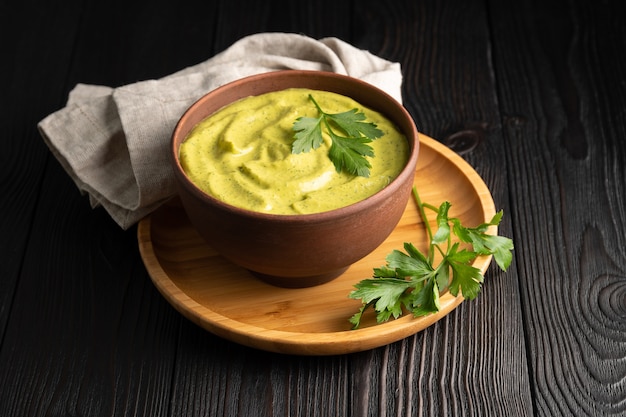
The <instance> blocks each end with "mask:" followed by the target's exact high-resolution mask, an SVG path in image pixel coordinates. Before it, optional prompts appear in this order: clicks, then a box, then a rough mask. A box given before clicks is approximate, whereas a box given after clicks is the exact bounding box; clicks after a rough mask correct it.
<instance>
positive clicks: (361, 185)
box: [180, 89, 409, 214]
mask: <svg viewBox="0 0 626 417" xmlns="http://www.w3.org/2000/svg"><path fill="white" fill-rule="evenodd" d="M309 94H312V95H313V97H314V98H315V100H316V101H317V103H318V104H319V105H320V107H321V108H322V109H323V110H324V111H325V112H326V113H339V112H344V111H348V110H351V109H354V108H357V109H358V110H359V111H360V112H363V113H364V114H365V115H366V117H367V120H366V121H367V122H373V123H375V124H376V125H377V126H378V128H379V129H380V130H382V131H383V132H384V135H383V136H382V137H380V138H378V139H376V140H374V141H373V142H371V143H370V145H371V146H372V148H373V149H374V155H375V156H374V157H373V158H369V161H370V164H371V165H372V167H371V169H370V176H369V177H368V178H365V177H360V176H355V175H352V174H346V173H338V172H337V171H336V170H335V167H334V165H333V163H332V162H331V160H330V159H329V157H328V149H329V148H330V145H331V142H330V138H329V137H326V136H325V137H324V144H323V145H322V146H320V147H319V148H318V149H315V150H311V151H310V152H307V153H300V154H292V152H291V145H292V143H293V141H294V131H293V130H292V126H293V123H294V121H295V120H296V119H297V118H298V117H301V116H307V117H319V114H318V112H317V109H316V107H315V105H314V104H313V103H312V102H311V101H310V100H309V98H308V95H309ZM324 135H326V134H324ZM408 155H409V146H408V143H407V140H406V138H405V137H404V135H402V134H401V133H400V132H399V131H398V130H397V129H396V128H395V127H394V125H393V124H392V123H391V122H390V121H389V120H387V119H386V118H385V117H384V116H382V115H381V114H380V113H378V112H376V111H373V110H371V109H368V108H365V107H363V106H362V105H361V104H359V103H357V102H356V101H354V100H352V99H350V98H348V97H345V96H341V95H338V94H335V93H330V92H325V91H313V90H308V89H288V90H282V91H277V92H272V93H267V94H262V95H259V96H253V97H247V98H244V99H241V100H239V101H237V102H235V103H232V104H230V105H228V106H226V107H224V108H222V109H220V110H219V111H218V112H216V113H214V114H213V115H211V116H210V117H208V118H206V119H205V120H203V121H202V122H200V123H199V124H198V125H197V126H196V127H195V128H194V129H193V130H192V131H191V132H190V134H189V135H188V137H187V138H186V139H185V141H184V142H183V143H182V145H181V146H180V161H181V164H182V167H183V169H184V170H185V172H186V174H187V176H188V177H189V178H190V179H191V181H192V182H194V183H195V184H196V185H197V186H198V187H199V188H200V189H202V190H203V191H204V192H206V193H208V194H210V195H212V196H214V197H216V198H217V199H219V200H222V201H224V202H226V203H228V204H231V205H233V206H238V207H242V208H245V209H248V210H253V211H259V212H267V213H273V214H303V213H316V212H322V211H327V210H332V209H335V208H339V207H343V206H347V205H349V204H352V203H355V202H357V201H359V200H362V199H364V198H366V197H369V196H371V195H373V194H375V193H376V192H378V191H379V190H381V189H382V188H384V187H385V186H386V185H387V184H389V182H391V181H392V180H393V179H394V178H395V177H396V176H398V174H399V173H400V171H401V170H402V168H403V167H404V166H405V164H406V161H407V159H408Z"/></svg>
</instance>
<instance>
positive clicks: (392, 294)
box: [349, 188, 513, 329]
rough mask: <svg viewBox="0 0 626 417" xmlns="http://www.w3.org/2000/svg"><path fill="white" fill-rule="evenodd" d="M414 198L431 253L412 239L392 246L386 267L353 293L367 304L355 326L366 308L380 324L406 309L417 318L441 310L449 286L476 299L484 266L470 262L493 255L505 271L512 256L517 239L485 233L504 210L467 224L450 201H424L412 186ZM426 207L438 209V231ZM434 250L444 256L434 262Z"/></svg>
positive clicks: (358, 316) (381, 268) (358, 323)
mask: <svg viewBox="0 0 626 417" xmlns="http://www.w3.org/2000/svg"><path fill="white" fill-rule="evenodd" d="M413 197H414V199H415V201H416V203H417V206H418V209H419V211H420V215H421V217H422V220H423V221H424V224H425V225H426V230H427V232H428V238H429V241H430V243H429V245H428V253H427V254H424V253H422V252H421V251H420V250H419V249H417V248H416V247H415V246H414V245H413V244H411V243H405V244H404V251H405V252H402V251H399V250H394V251H393V252H391V253H390V254H389V255H387V258H386V265H385V266H382V267H380V268H374V274H373V278H369V279H365V280H362V281H360V282H359V283H357V284H356V285H355V288H356V289H355V290H353V291H352V292H351V293H350V295H349V297H350V298H353V299H360V300H361V301H362V302H363V305H362V307H361V309H360V310H359V312H358V313H356V314H355V315H354V316H352V318H350V322H351V323H352V324H353V328H354V329H356V328H358V327H359V325H360V323H361V318H362V316H363V313H364V312H365V311H366V310H367V309H368V308H373V309H374V310H375V311H376V321H377V322H378V323H382V322H385V321H388V320H389V319H390V318H391V317H392V316H393V318H398V317H400V316H401V315H402V314H403V311H404V310H406V311H409V312H411V313H412V314H413V315H414V316H415V317H419V316H425V315H428V314H431V313H436V312H438V311H439V309H440V303H439V295H440V294H441V293H443V292H444V291H446V290H448V291H450V293H451V294H452V295H454V296H455V297H456V296H457V295H458V294H459V293H461V294H462V295H463V297H465V298H466V299H468V300H472V299H474V298H476V296H477V295H478V293H479V292H480V289H481V284H482V282H483V280H484V277H483V274H482V273H481V271H480V269H478V268H476V267H474V266H472V262H473V261H474V259H476V257H478V256H480V255H493V258H494V259H495V261H496V263H497V264H498V266H499V267H500V268H501V269H502V270H503V271H506V270H507V268H508V267H509V266H510V264H511V261H512V258H513V255H512V253H511V251H512V250H513V241H512V240H511V239H509V238H506V237H503V236H496V235H490V234H487V233H486V232H487V230H488V228H489V227H490V226H497V225H498V224H499V223H500V220H501V219H502V211H499V212H498V213H496V214H495V215H494V216H493V218H492V219H491V221H489V222H488V223H483V224H481V225H479V226H477V227H465V226H463V225H462V224H461V222H460V220H459V219H457V218H453V217H449V215H448V212H449V210H450V207H451V204H450V203H449V202H447V201H446V202H444V203H442V204H441V205H440V206H439V207H435V206H432V205H430V204H426V203H423V202H422V201H421V199H420V197H419V194H418V193H417V190H416V189H415V188H413ZM426 209H429V210H433V211H435V212H436V213H437V231H436V232H435V234H433V233H432V230H431V228H430V224H429V223H428V220H427V218H426ZM453 234H454V235H456V237H457V238H458V240H459V241H460V242H464V243H468V244H470V246H471V248H472V249H471V250H468V249H461V248H460V242H454V243H453V241H452V235H453ZM435 253H439V254H440V255H441V256H442V258H441V261H440V262H439V263H438V264H437V265H436V266H435V265H434V262H435Z"/></svg>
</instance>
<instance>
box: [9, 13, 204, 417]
mask: <svg viewBox="0 0 626 417" xmlns="http://www.w3.org/2000/svg"><path fill="white" fill-rule="evenodd" d="M67 6H68V8H67V9H66V8H65V7H60V8H57V6H55V5H54V4H49V5H48V4H41V3H37V4H36V5H26V6H25V7H26V10H25V11H24V15H30V13H33V14H34V15H35V16H37V17H39V18H40V20H41V21H39V20H37V21H35V22H34V23H37V22H39V23H42V24H41V25H40V26H37V25H35V26H34V27H36V28H41V32H38V31H37V30H36V29H35V30H33V31H32V34H30V33H31V32H28V31H29V30H32V29H33V28H32V27H30V26H25V27H24V29H22V28H17V27H15V26H12V28H13V30H14V32H15V33H16V34H18V35H20V36H21V38H20V40H19V41H16V44H15V46H16V47H19V48H21V49H20V51H25V52H28V53H31V54H33V57H32V58H31V59H28V60H24V62H25V63H28V64H29V66H35V65H40V66H41V70H40V71H37V70H33V69H32V68H19V70H20V72H24V71H26V72H25V74H27V77H28V78H27V77H24V78H23V80H24V81H25V82H30V81H34V80H30V77H41V80H38V81H37V82H36V83H33V84H32V87H31V86H21V85H20V87H27V88H25V89H24V90H23V91H22V94H26V95H27V97H28V101H27V100H23V101H21V102H19V104H20V105H19V107H18V108H17V110H18V112H19V111H24V109H25V108H26V106H27V105H31V104H32V102H35V103H36V104H35V106H34V108H35V109H36V110H37V111H41V112H42V114H41V115H40V117H44V116H45V115H46V114H48V113H51V112H53V111H55V110H56V109H57V108H60V107H61V106H62V105H63V104H64V102H65V100H66V96H67V91H68V90H69V89H70V88H71V87H73V85H74V84H75V83H76V82H90V83H99V84H108V85H121V84H124V83H128V82H133V81H136V80H137V79H141V78H144V77H158V76H162V75H165V74H167V73H169V72H172V71H173V70H177V69H180V68H182V67H184V66H186V65H191V64H194V63H196V62H195V60H197V59H199V58H200V54H201V53H202V54H204V53H206V51H207V50H208V53H209V54H210V53H212V51H211V50H210V44H211V37H210V35H207V36H206V37H204V35H203V37H197V38H191V41H190V40H188V39H186V35H191V34H193V33H194V30H196V29H201V28H199V27H194V28H189V29H188V30H187V31H185V32H182V31H180V30H178V28H177V27H176V26H173V25H172V24H171V23H172V22H171V20H170V19H171V18H173V17H175V16H177V15H179V14H181V13H182V14H184V13H183V12H184V10H182V9H181V8H179V7H178V6H177V5H174V4H170V5H169V6H168V7H169V10H168V9H163V8H160V7H161V6H158V7H148V6H146V7H141V8H134V7H133V6H132V5H129V4H127V3H126V2H118V3H115V2H113V3H111V2H108V3H106V4H104V3H97V2H96V3H92V4H90V5H89V6H85V7H84V8H83V7H82V6H81V5H67ZM70 6H71V7H70ZM207 6H209V5H207ZM163 7H165V6H163ZM29 8H30V10H29ZM27 11H28V12H27ZM206 12H207V13H208V14H209V16H210V13H211V8H210V7H209V8H208V9H207V10H206ZM183 17H184V16H181V19H182V18H183ZM13 18H14V19H16V22H17V23H18V24H20V25H21V26H23V23H24V22H23V21H21V20H20V19H17V18H16V17H15V16H13ZM50 34H52V35H50ZM59 34H63V35H62V36H61V35H59ZM171 36H176V38H175V39H172V38H171ZM42 39H45V40H46V41H45V42H43V41H42ZM185 42H187V44H186V45H187V46H188V47H189V48H192V49H193V51H190V50H187V49H186V48H184V47H183V48H182V49H180V48H178V45H179V44H181V45H182V44H183V43H185ZM172 43H173V44H172ZM161 45H169V47H168V48H167V52H164V51H163V50H162V49H161ZM25 52H24V53H22V54H17V55H16V58H18V59H20V58H21V57H22V56H23V55H24V54H25ZM148 56H149V59H148ZM42 62H43V63H54V64H45V65H44V64H42ZM46 70H48V72H46ZM18 79H19V78H18ZM32 89H35V91H32ZM15 92H16V93H17V92H18V90H16V91H15ZM27 113H28V112H27ZM29 117H31V116H30V115H29ZM17 119H18V123H19V124H18V125H17V126H19V128H23V127H25V126H29V125H31V124H32V127H33V129H32V134H31V135H28V136H27V137H26V138H25V141H24V142H25V143H26V144H28V146H29V147H30V148H34V149H37V147H38V146H40V147H42V149H41V150H40V151H38V152H39V154H40V155H39V156H38V158H40V159H44V160H45V158H47V152H45V146H44V145H43V142H42V140H41V138H40V137H39V135H38V134H37V133H36V130H35V124H36V122H37V121H38V119H34V118H33V120H30V121H29V120H22V119H21V117H17ZM18 138H19V136H17V135H16V137H15V139H16V141H17V139H18ZM20 146H21V145H20ZM24 148H25V150H24V153H25V154H28V152H27V151H28V150H29V148H26V146H24ZM3 155H4V154H3ZM35 156H37V154H36V155H35ZM42 156H43V158H42ZM22 162H25V163H24V168H23V169H31V170H32V171H33V173H34V174H37V175H39V176H40V177H44V178H45V179H44V180H43V183H42V185H41V187H33V188H34V190H33V191H32V192H33V193H34V194H35V196H36V197H37V211H36V212H35V214H34V216H33V218H32V219H31V218H27V217H26V216H23V217H20V216H18V215H13V216H12V217H14V218H22V219H23V220H27V221H32V233H30V235H22V234H23V233H24V231H23V230H16V235H18V234H19V236H20V238H23V237H28V238H29V240H28V245H27V247H26V249H25V254H24V255H23V262H22V267H21V270H20V277H19V279H20V280H19V284H18V287H17V290H16V291H15V294H14V299H13V308H12V310H11V314H10V321H9V322H8V324H7V326H6V331H5V332H4V336H5V337H4V340H3V344H2V350H1V351H0V385H1V386H2V389H0V414H1V415H7V416H8V415H15V416H18V415H20V416H21V415H50V414H57V413H63V414H70V415H130V414H133V415H135V414H136V415H151V416H158V415H169V413H168V397H169V394H170V391H171V389H172V387H171V381H172V373H173V372H174V366H173V363H174V360H175V350H176V344H177V337H176V336H177V333H178V327H179V324H180V322H181V320H182V319H181V317H180V316H179V315H178V314H176V313H175V312H174V310H173V309H172V308H171V307H170V306H169V305H168V304H167V303H166V302H165V301H164V300H163V298H162V297H161V296H160V295H159V294H158V292H157V291H156V290H155V288H154V286H153V285H152V283H151V282H150V280H149V278H148V276H147V274H146V273H145V269H144V267H143V264H142V263H141V260H140V258H139V254H138V248H137V240H136V230H129V231H127V232H124V231H122V230H120V228H119V227H118V226H117V225H115V223H114V222H113V221H112V220H111V219H110V218H109V217H108V216H107V215H106V214H105V213H104V211H103V210H102V209H98V210H91V208H90V207H89V203H88V201H87V199H86V198H85V197H82V196H80V194H79V192H78V191H77V189H76V187H75V186H74V184H73V183H72V182H71V180H70V179H69V177H68V176H67V175H66V174H65V172H64V171H62V169H61V168H60V165H59V164H58V163H57V162H56V161H55V160H54V159H52V158H51V161H50V163H48V164H47V165H46V166H45V167H37V166H32V167H31V166H29V164H28V162H29V161H24V160H23V161H22ZM44 168H45V170H44ZM17 172H18V173H19V172H20V171H19V170H18V171H17ZM27 180H28V178H27V179H26V180H25V181H24V183H23V184H24V186H28V185H29V182H28V181H30V180H28V181H27ZM38 181H42V180H41V178H39V179H38ZM27 203H29V202H28V201H27V199H26V198H23V199H22V200H21V201H20V200H18V204H24V205H25V204H27ZM2 204H4V200H3V202H2ZM12 217H9V218H8V220H12ZM15 227H17V228H19V227H20V224H17V225H15ZM3 242H4V239H3ZM3 278H4V277H3ZM11 295H13V294H11Z"/></svg>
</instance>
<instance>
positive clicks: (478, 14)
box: [354, 2, 532, 415]
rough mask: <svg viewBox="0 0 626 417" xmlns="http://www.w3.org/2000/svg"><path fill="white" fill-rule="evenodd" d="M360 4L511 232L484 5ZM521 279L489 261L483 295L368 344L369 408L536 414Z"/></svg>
mask: <svg viewBox="0 0 626 417" xmlns="http://www.w3.org/2000/svg"><path fill="white" fill-rule="evenodd" d="M368 6H369V7H368ZM362 10H363V12H362V15H361V16H362V17H361V21H362V24H361V25H360V27H370V26H376V27H381V28H382V30H377V31H372V32H369V33H365V34H364V37H363V40H362V41H360V44H363V43H364V42H365V39H367V42H371V43H372V44H374V45H379V46H378V48H380V50H381V54H383V55H385V56H388V57H390V58H393V59H398V60H400V61H401V63H402V66H403V68H404V69H405V73H407V74H410V75H408V76H407V77H406V78H405V84H404V100H405V105H406V107H407V108H408V109H409V111H410V112H411V113H412V115H413V116H414V118H415V120H416V123H417V125H418V129H420V130H421V131H422V132H424V133H426V134H427V135H430V136H433V137H435V138H438V139H440V140H441V141H442V142H444V143H446V144H447V145H448V146H451V147H452V148H453V149H455V150H457V151H458V152H460V153H462V154H463V156H464V157H465V159H467V160H468V161H469V162H470V163H471V164H472V165H473V166H474V167H475V169H476V170H477V171H478V172H479V173H480V174H481V176H482V177H483V179H484V180H485V181H486V183H487V185H488V186H489V187H490V189H491V191H492V193H493V196H494V200H495V202H496V208H497V209H503V210H504V212H505V217H504V221H503V224H502V227H501V229H500V233H501V234H504V235H507V236H511V237H512V233H511V217H510V216H511V215H510V213H511V210H510V208H509V205H508V193H507V189H506V184H507V181H508V178H507V175H506V165H505V164H504V150H503V149H502V147H501V146H500V143H501V141H502V136H501V132H500V131H499V124H500V121H499V120H500V114H499V108H498V102H497V99H496V91H497V85H496V80H495V79H494V77H493V73H492V67H491V65H492V63H491V50H490V47H489V42H490V41H489V39H490V33H489V24H490V22H489V16H488V14H487V11H486V10H485V9H483V8H482V7H481V6H480V5H477V4H476V3H467V2H458V3H455V4H451V3H449V2H445V3H441V2H413V3H411V4H410V5H409V4H407V5H403V6H400V5H396V4H395V3H394V4H389V5H386V7H384V8H382V9H381V8H380V7H374V5H373V4H363V8H362ZM363 31H364V32H365V30H363ZM382 34H384V36H383V35H382ZM390 40H395V42H394V41H390ZM374 50H376V49H374ZM517 279H518V278H517V274H516V270H515V265H513V267H512V268H511V269H510V270H509V271H508V272H507V273H505V274H502V273H500V272H499V271H497V270H496V269H494V268H492V270H491V271H490V272H488V274H487V276H486V283H485V285H484V287H483V291H482V293H481V295H480V296H479V298H478V299H477V300H475V301H473V302H471V303H463V305H462V306H461V307H459V308H457V309H456V310H455V312H453V313H452V314H450V315H449V316H448V317H447V318H446V319H444V320H442V321H441V322H438V323H437V324H436V325H434V326H432V327H431V328H429V329H427V330H426V331H424V332H422V333H420V334H418V335H416V336H414V337H412V338H408V339H406V340H404V341H403V342H401V343H397V344H394V345H391V346H389V347H387V348H386V349H381V350H380V351H374V352H371V353H369V355H375V356H376V358H375V359H374V358H368V360H367V361H372V363H370V364H367V365H366V363H364V362H363V361H358V362H357V363H356V366H355V368H354V372H355V373H356V372H358V367H361V366H367V367H368V368H369V369H370V371H369V373H371V374H372V375H373V376H372V377H371V378H370V382H369V384H368V386H367V388H364V387H361V389H362V390H363V391H362V392H364V393H369V395H374V393H378V394H379V397H378V399H377V400H376V402H375V403H374V407H375V408H374V410H375V411H373V412H371V411H370V413H371V415H400V414H403V413H407V414H409V415H429V414H431V413H436V412H437V410H441V412H442V413H443V414H451V413H453V412H458V413H460V414H462V415H503V414H510V415H530V414H531V411H532V410H531V392H530V390H529V377H528V373H527V368H526V362H525V361H526V352H525V348H524V335H523V329H522V327H521V320H520V317H521V316H520V312H521V307H520V304H519V293H518V283H517ZM461 329H462V330H461ZM503 334H506V335H507V337H499V336H498V335H503ZM511 335H512V337H511ZM438 352H441V353H440V355H437V353H438ZM363 355H366V354H363ZM373 364H376V365H373ZM496 366H497V369H496V368H495V367H496ZM479 387H480V388H479ZM392 392H394V393H395V395H390V393H392ZM363 401H364V400H362V401H361V403H363ZM370 406H372V405H370Z"/></svg>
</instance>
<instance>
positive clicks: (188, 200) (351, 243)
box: [170, 70, 419, 287]
mask: <svg viewBox="0 0 626 417" xmlns="http://www.w3.org/2000/svg"><path fill="white" fill-rule="evenodd" d="M287 88H310V89H316V90H324V91H331V92H334V93H338V94H342V95H345V96H349V97H352V98H353V99H355V100H356V101H357V102H359V103H361V104H362V105H364V106H367V107H370V108H372V109H374V110H377V111H379V112H380V113H382V114H384V115H385V116H386V117H387V118H389V119H390V120H391V121H393V122H394V123H395V124H396V126H397V127H398V128H399V129H400V130H401V131H402V132H403V133H404V134H405V136H406V137H407V140H408V142H409V146H410V156H409V159H408V162H407V164H406V166H405V168H404V169H403V170H402V171H401V173H400V175H399V176H398V177H397V178H396V179H395V180H393V181H392V182H391V183H390V184H389V185H388V186H387V187H385V188H384V189H382V190H381V191H379V192H378V193H376V194H374V195H373V196H371V197H369V198H366V199H364V200H361V201H359V202H357V203H354V204H352V205H349V206H346V207H343V208H339V209H335V210H331V211H326V212H322V213H315V214H303V215H278V214H267V213H261V212H254V211H250V210H245V209H241V208H237V207H234V206H231V205H229V204H226V203H224V202H222V201H220V200H218V199H216V198H214V197H212V196H210V195H208V194H206V193H205V192H203V191H201V190H200V189H199V188H198V187H196V186H195V185H194V184H193V183H192V182H191V181H190V180H189V179H188V178H187V176H186V175H185V172H184V171H183V169H182V167H181V164H180V162H179V159H178V151H179V147H180V144H181V143H182V142H183V141H184V140H185V138H186V137H187V135H188V133H189V132H190V131H191V130H192V129H193V127H194V126H195V125H196V124H198V123H199V122H200V121H201V120H203V119H204V118H206V117H208V116H209V115H211V114H212V113H214V112H215V111H217V110H219V109H220V108H222V107H223V106H225V105H227V104H230V103H232V102H234V101H236V100H239V99H241V98H245V97H248V96H254V95H259V94H264V93H268V92H271V91H278V90H283V89H287ZM418 149H419V140H418V134H417V129H416V127H415V123H414V122H413V119H412V118H411V116H410V115H409V113H408V112H407V111H406V109H405V108H404V107H403V106H402V105H401V104H400V103H398V102H397V101H396V100H395V99H393V98H392V97H391V96H389V95H388V94H386V93H385V92H383V91H382V90H380V89H378V88H376V87H374V86H372V85H370V84H368V83H366V82H363V81H361V80H358V79H355V78H352V77H348V76H343V75H339V74H335V73H328V72H320V71H300V70H286V71H276V72H269V73H264V74H261V75H255V76H251V77H247V78H243V79H240V80H237V81H234V82H232V83H229V84H227V85H224V86H222V87H219V88H217V89H215V90H213V91H211V92H210V93H208V94H206V95H205V96H203V97H202V98H200V99H199V100H198V101H197V102H196V103H194V104H193V105H192V106H191V107H190V108H189V109H188V110H187V111H186V112H185V113H184V115H183V116H182V117H181V119H180V120H179V122H178V123H177V125H176V128H175V130H174V132H173V134H172V141H171V147H170V153H171V160H172V166H173V169H174V173H175V177H176V182H177V188H178V195H179V197H180V200H181V202H182V205H183V207H184V209H185V212H186V214H187V216H188V217H189V220H190V222H191V224H192V225H193V226H194V227H195V228H196V229H197V231H198V232H199V234H200V235H201V236H202V237H203V238H204V239H205V240H206V241H207V243H208V244H209V245H210V246H211V247H212V248H214V249H215V250H216V251H217V252H218V253H219V254H220V255H222V256H223V257H224V258H226V259H228V260H230V261H231V262H233V263H235V264H237V265H239V266H241V267H243V268H246V269H248V270H249V271H251V272H252V273H254V275H256V276H257V277H258V278H260V279H262V280H264V281H266V282H268V283H270V284H273V285H277V286H280V287H309V286H314V285H319V284H322V283H324V282H328V281H330V280H332V279H334V278H336V277H337V276H339V275H340V274H341V273H342V272H343V271H345V270H346V269H347V268H348V267H349V266H350V265H351V264H353V263H354V262H356V261H358V260H359V259H361V258H363V257H364V256H366V255H367V254H368V253H370V252H371V251H373V250H374V249H375V248H376V247H377V246H378V245H380V244H381V243H382V242H383V241H384V240H385V239H386V238H387V237H388V236H389V235H390V234H391V232H392V231H393V229H394V228H395V226H396V225H397V223H398V222H399V220H400V218H401V217H402V214H403V211H404V209H405V207H406V205H407V202H408V199H409V197H410V193H411V188H412V186H413V179H414V175H415V165H416V162H417V155H418ZM381 261H383V260H382V259H381ZM381 264H382V263H381ZM211 278H213V277H207V279H211Z"/></svg>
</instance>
